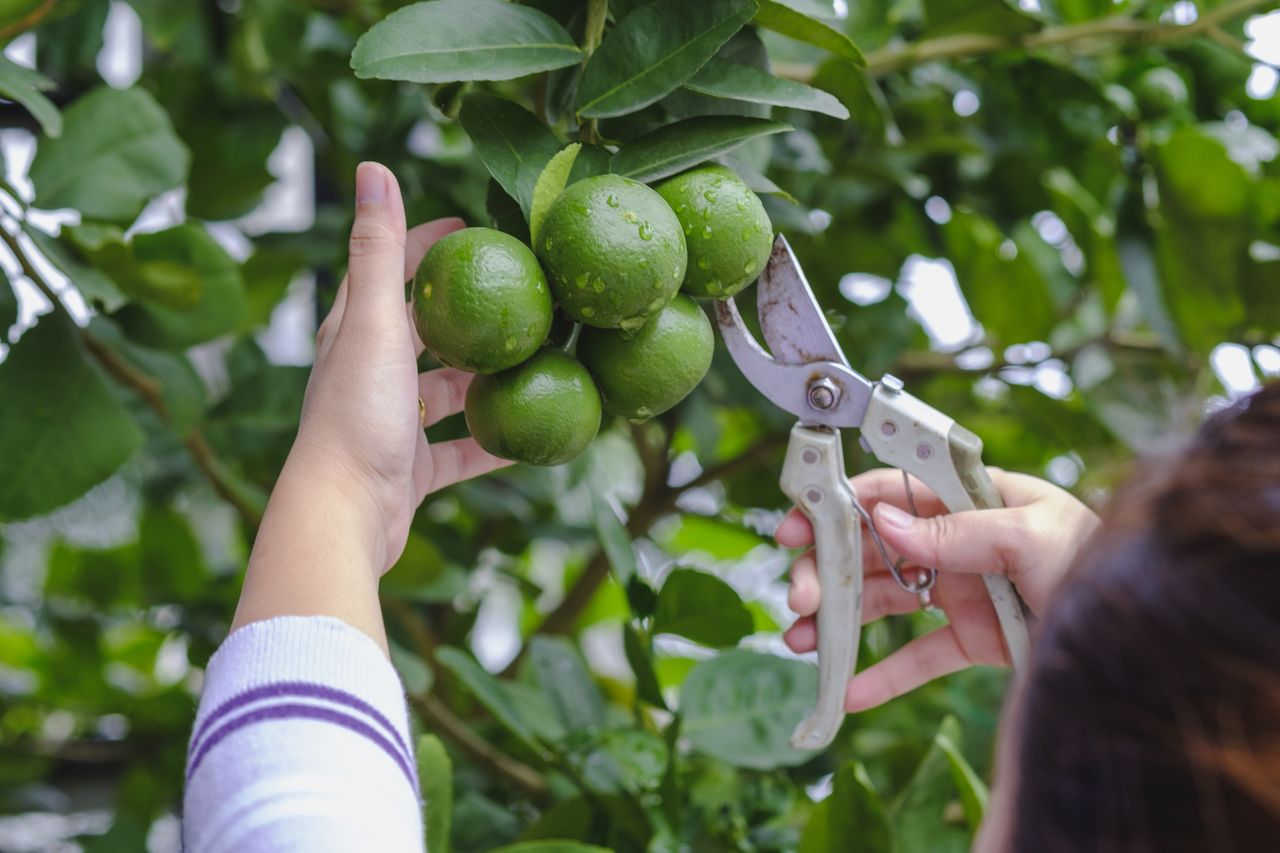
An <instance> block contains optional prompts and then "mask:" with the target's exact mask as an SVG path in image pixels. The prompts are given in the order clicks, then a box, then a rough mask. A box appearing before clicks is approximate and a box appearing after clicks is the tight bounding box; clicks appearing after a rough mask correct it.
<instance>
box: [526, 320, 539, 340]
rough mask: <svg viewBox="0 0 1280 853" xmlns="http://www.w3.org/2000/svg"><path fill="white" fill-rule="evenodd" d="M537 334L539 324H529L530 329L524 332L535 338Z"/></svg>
mask: <svg viewBox="0 0 1280 853" xmlns="http://www.w3.org/2000/svg"><path fill="white" fill-rule="evenodd" d="M537 332H538V324H537V323H530V324H529V328H527V329H525V330H524V333H525V334H526V335H528V336H529V337H533V336H534V335H535V334H537Z"/></svg>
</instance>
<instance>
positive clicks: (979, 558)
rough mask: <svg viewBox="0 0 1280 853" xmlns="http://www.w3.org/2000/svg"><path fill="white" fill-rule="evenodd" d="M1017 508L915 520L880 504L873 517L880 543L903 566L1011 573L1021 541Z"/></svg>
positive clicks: (1022, 537) (985, 510)
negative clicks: (904, 562) (903, 561)
mask: <svg viewBox="0 0 1280 853" xmlns="http://www.w3.org/2000/svg"><path fill="white" fill-rule="evenodd" d="M1017 512H1018V510H1016V509H984V510H972V511H968V512H956V513H944V514H942V515H935V516H932V517H930V518H917V517H916V516H914V515H911V514H910V513H907V512H904V511H903V510H901V509H899V508H898V507H896V506H894V505H893V504H890V503H886V502H884V501H881V502H880V503H878V504H876V506H875V509H874V510H873V512H872V516H873V517H874V519H875V522H876V530H877V532H878V533H879V534H880V538H882V539H883V540H884V541H885V544H886V545H888V546H889V547H890V548H892V549H893V550H894V551H897V552H898V553H899V554H901V555H902V556H903V557H905V558H906V560H907V562H909V563H914V564H915V565H917V566H931V567H933V568H936V569H938V571H942V572H962V573H963V572H999V573H1000V574H1006V575H1007V574H1010V573H1016V572H1017V569H1018V566H1019V564H1020V563H1021V562H1022V560H1021V548H1022V545H1023V543H1024V541H1025V539H1026V537H1025V536H1024V535H1023V527H1024V525H1022V524H1020V523H1019V521H1018V517H1017V515H1016V513H1017Z"/></svg>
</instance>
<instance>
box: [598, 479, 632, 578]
mask: <svg viewBox="0 0 1280 853" xmlns="http://www.w3.org/2000/svg"><path fill="white" fill-rule="evenodd" d="M591 512H592V521H593V522H594V524H595V528H596V536H598V537H599V539H600V547H602V548H603V549H604V553H605V556H607V557H608V558H609V567H610V568H611V569H613V578H614V580H616V581H617V582H618V585H619V586H622V587H624V588H625V587H626V586H627V584H628V583H629V582H630V581H631V578H632V577H633V576H634V575H635V573H636V555H635V551H633V550H632V549H631V536H630V535H629V534H628V533H627V529H626V527H624V526H623V524H622V522H621V521H619V520H618V516H617V514H616V513H615V512H614V511H613V507H612V506H611V505H610V504H609V502H608V501H607V500H596V501H593V502H592V507H591Z"/></svg>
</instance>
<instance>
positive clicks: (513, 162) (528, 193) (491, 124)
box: [436, 0, 560, 219]
mask: <svg viewBox="0 0 1280 853" xmlns="http://www.w3.org/2000/svg"><path fill="white" fill-rule="evenodd" d="M436 2H439V0H436ZM458 121H460V122H461V123H462V127H463V129H464V130H466V131H467V136H469V137H471V141H472V143H474V144H475V146H476V151H477V152H478V153H479V154H480V159H481V160H483V161H484V165H485V168H487V169H488V170H489V174H490V175H492V176H493V179H494V180H495V181H497V182H498V183H499V184H501V185H502V188H503V189H504V190H506V191H507V195H509V196H511V197H512V198H514V199H515V200H516V201H517V202H519V204H520V210H521V211H522V212H523V213H524V215H525V218H526V219H528V217H529V214H530V212H531V210H532V209H533V188H534V186H536V184H537V182H538V176H539V175H541V174H542V170H543V169H544V168H546V165H547V163H548V162H549V161H550V160H551V158H552V157H554V156H555V155H556V153H557V152H559V150H560V140H558V139H556V136H555V134H554V133H552V132H551V130H550V129H549V128H548V127H547V126H546V125H545V124H543V123H542V122H541V121H539V120H538V118H537V116H535V115H534V114H533V113H531V112H529V111H528V110H526V109H525V108H524V107H522V106H520V105H518V104H516V103H513V102H512V101H508V100H505V99H503V98H495V97H493V96H492V95H468V96H467V97H465V98H463V100H462V109H461V111H460V112H459V113H458Z"/></svg>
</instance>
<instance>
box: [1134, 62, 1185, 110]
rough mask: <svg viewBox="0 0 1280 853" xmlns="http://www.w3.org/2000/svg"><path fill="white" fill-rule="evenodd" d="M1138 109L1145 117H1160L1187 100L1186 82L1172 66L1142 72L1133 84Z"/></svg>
mask: <svg viewBox="0 0 1280 853" xmlns="http://www.w3.org/2000/svg"><path fill="white" fill-rule="evenodd" d="M1133 94H1134V96H1135V97H1136V98H1137V100H1138V109H1139V110H1141V111H1142V114H1143V115H1144V116H1145V117H1147V118H1161V117H1163V116H1166V115H1168V114H1169V113H1171V112H1172V111H1173V110H1175V109H1177V108H1178V107H1180V106H1183V105H1184V104H1186V102H1187V97H1188V96H1187V84H1186V83H1185V82H1183V79H1182V77H1181V76H1180V75H1179V74H1178V72H1177V71H1174V70H1173V69H1172V68H1152V69H1149V70H1147V71H1144V72H1142V75H1141V76H1140V77H1138V81H1137V82H1136V83H1135V84H1134V86H1133Z"/></svg>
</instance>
